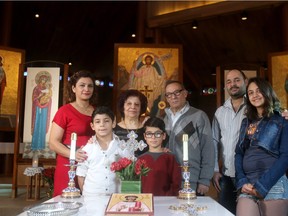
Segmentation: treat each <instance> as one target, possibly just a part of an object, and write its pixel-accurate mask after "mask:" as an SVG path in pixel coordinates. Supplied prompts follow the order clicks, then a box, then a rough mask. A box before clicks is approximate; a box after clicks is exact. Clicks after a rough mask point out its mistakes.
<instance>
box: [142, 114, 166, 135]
mask: <svg viewBox="0 0 288 216" xmlns="http://www.w3.org/2000/svg"><path fill="white" fill-rule="evenodd" d="M146 127H157V128H159V129H160V130H162V131H163V132H165V123H164V121H163V120H162V119H160V118H157V117H151V118H149V119H148V120H147V121H146V122H145V123H144V130H146Z"/></svg>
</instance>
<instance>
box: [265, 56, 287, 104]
mask: <svg viewBox="0 0 288 216" xmlns="http://www.w3.org/2000/svg"><path fill="white" fill-rule="evenodd" d="M287 71H288V52H287V51H286V52H278V53H270V54H269V58H268V79H269V82H270V83H271V85H272V87H273V89H274V91H275V92H276V94H277V96H278V98H279V100H280V102H281V106H282V107H283V108H285V109H287V108H288V72H287Z"/></svg>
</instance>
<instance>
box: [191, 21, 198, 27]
mask: <svg viewBox="0 0 288 216" xmlns="http://www.w3.org/2000/svg"><path fill="white" fill-rule="evenodd" d="M197 28H198V22H197V21H196V20H194V21H193V22H192V29H197Z"/></svg>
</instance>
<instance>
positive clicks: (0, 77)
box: [0, 56, 7, 106]
mask: <svg viewBox="0 0 288 216" xmlns="http://www.w3.org/2000/svg"><path fill="white" fill-rule="evenodd" d="M3 62H4V59H3V57H2V56H0V106H1V104H2V98H3V94H4V90H5V87H6V85H7V81H6V74H5V70H4V68H3Z"/></svg>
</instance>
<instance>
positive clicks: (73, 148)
mask: <svg viewBox="0 0 288 216" xmlns="http://www.w3.org/2000/svg"><path fill="white" fill-rule="evenodd" d="M76 140H77V134H76V133H72V134H71V145H70V160H75V154H76Z"/></svg>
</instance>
